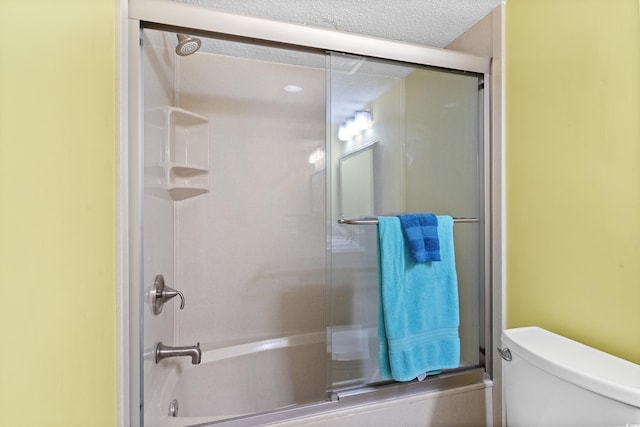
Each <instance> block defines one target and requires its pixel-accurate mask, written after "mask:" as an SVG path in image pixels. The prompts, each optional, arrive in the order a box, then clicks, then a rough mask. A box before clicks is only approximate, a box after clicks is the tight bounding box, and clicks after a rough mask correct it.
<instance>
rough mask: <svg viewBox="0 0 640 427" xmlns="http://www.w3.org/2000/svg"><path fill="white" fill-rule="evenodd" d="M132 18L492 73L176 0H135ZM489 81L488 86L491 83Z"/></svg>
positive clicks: (428, 52)
mask: <svg viewBox="0 0 640 427" xmlns="http://www.w3.org/2000/svg"><path fill="white" fill-rule="evenodd" d="M129 18H130V19H137V20H139V21H141V22H146V23H149V24H152V26H153V24H160V25H163V26H169V27H182V28H188V29H189V30H190V31H191V32H193V31H192V30H200V31H204V32H206V33H209V34H211V33H217V34H220V35H224V36H226V37H227V38H228V37H237V38H242V39H251V40H256V41H261V42H262V43H264V42H271V43H276V44H280V45H288V46H298V47H300V48H306V49H314V50H323V51H333V52H342V53H347V54H353V55H363V56H369V57H372V58H383V59H391V60H396V61H401V62H410V63H414V64H419V65H429V66H433V67H440V68H445V69H450V70H458V71H469V72H473V73H478V74H489V73H490V68H491V59H490V58H487V57H482V56H476V55H471V54H467V53H462V52H454V51H450V50H445V49H439V48H433V47H427V46H421V45H416V44H409V43H402V42H396V41H391V40H385V39H378V38H373V37H367V36H361V35H357V34H353V33H345V32H341V31H335V30H327V29H323V28H316V27H310V26H306V25H298V24H290V23H287V22H280V21H271V20H268V19H263V18H254V17H250V16H240V15H233V14H230V13H224V12H218V11H216V10H213V9H207V8H204V7H199V6H194V5H189V4H183V3H177V2H174V1H170V0H129ZM485 81H487V80H486V79H485Z"/></svg>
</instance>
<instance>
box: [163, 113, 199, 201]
mask: <svg viewBox="0 0 640 427" xmlns="http://www.w3.org/2000/svg"><path fill="white" fill-rule="evenodd" d="M165 123H166V131H167V133H166V135H167V139H166V146H165V147H166V152H165V156H166V157H165V159H166V183H167V189H168V190H169V194H170V195H171V198H172V199H173V200H184V199H187V198H189V197H194V196H197V195H199V194H203V193H206V192H208V191H209V120H208V119H207V118H206V117H203V116H200V115H198V114H195V113H193V112H191V111H187V110H183V109H181V108H176V107H166V122H165Z"/></svg>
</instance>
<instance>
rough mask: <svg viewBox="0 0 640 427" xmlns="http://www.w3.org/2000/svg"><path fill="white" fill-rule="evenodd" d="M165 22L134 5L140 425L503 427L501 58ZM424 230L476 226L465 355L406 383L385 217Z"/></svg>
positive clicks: (135, 405)
mask: <svg viewBox="0 0 640 427" xmlns="http://www.w3.org/2000/svg"><path fill="white" fill-rule="evenodd" d="M149 5H150V3H146V2H145V1H132V2H131V3H130V6H131V7H130V15H131V19H130V33H131V34H132V40H131V44H130V48H131V49H130V50H131V52H132V56H131V58H130V63H132V64H136V65H135V66H134V67H132V70H131V73H132V74H131V76H130V81H131V82H132V85H131V86H132V92H133V95H132V97H131V99H132V104H131V106H130V109H131V111H133V112H134V115H133V117H132V119H131V121H132V123H138V127H136V126H132V129H133V130H132V132H131V134H130V140H131V142H130V153H129V156H130V165H131V166H130V176H131V177H132V179H131V181H132V185H131V189H130V194H131V200H132V204H131V208H130V210H131V216H132V218H134V219H133V220H132V222H133V225H132V226H131V227H130V228H131V233H132V237H131V240H132V242H134V246H133V249H132V250H131V257H132V261H131V265H132V269H131V270H132V272H131V276H132V284H135V286H134V285H132V294H131V299H132V306H134V307H137V308H138V310H139V313H138V317H137V318H136V319H137V320H139V322H138V321H134V322H132V324H135V325H139V326H140V328H139V329H135V328H134V329H132V337H131V347H132V354H133V355H134V356H133V358H132V360H133V362H132V363H131V370H132V378H134V379H136V380H135V381H133V391H132V395H133V396H139V402H138V401H136V399H132V401H133V402H132V404H131V406H132V409H131V414H132V416H131V419H132V425H152V426H171V425H208V424H211V423H227V424H228V425H257V424H268V423H279V424H281V425H286V424H287V423H292V424H290V425H295V422H296V421H295V420H296V419H298V418H299V417H305V419H307V420H318V421H320V420H323V419H324V420H327V419H333V418H336V419H337V418H340V417H344V416H345V414H349V415H350V416H349V417H348V419H349V420H350V422H366V420H367V419H369V420H372V419H375V420H378V421H380V420H384V419H390V420H391V419H394V418H396V417H397V416H398V411H400V412H402V413H403V414H404V415H403V416H404V417H409V418H408V419H411V417H415V420H421V421H420V422H423V421H424V422H428V419H430V418H431V417H433V418H434V419H438V420H443V421H442V422H445V423H446V422H448V423H450V424H457V425H464V424H469V423H474V422H475V423H477V422H478V421H479V420H481V423H485V422H486V423H491V422H492V419H493V408H492V406H493V403H494V400H493V397H492V394H493V392H494V390H493V382H492V378H493V375H494V372H493V371H494V366H495V365H496V364H495V363H494V359H493V351H492V348H493V347H494V346H493V341H492V336H493V332H492V328H493V327H494V325H493V323H492V313H491V310H490V306H491V300H492V298H493V294H492V287H491V283H492V281H493V280H494V275H495V274H496V273H495V272H494V271H493V270H492V268H491V264H492V253H493V252H494V249H493V247H494V246H493V245H494V244H495V243H494V238H493V236H492V234H491V229H492V227H491V225H492V216H491V208H490V207H491V203H492V201H491V197H492V196H491V195H492V191H491V186H492V185H493V184H492V182H491V179H490V176H489V172H490V156H491V151H490V144H489V130H488V127H489V114H488V113H489V111H490V102H489V95H490V92H489V90H488V89H489V85H490V77H491V75H490V59H489V58H484V57H478V56H474V55H468V54H462V53H459V52H450V51H445V50H441V49H431V48H425V47H420V46H412V45H406V44H400V43H396V42H390V41H385V40H379V39H369V38H366V37H361V36H355V35H352V34H351V35H350V34H344V33H339V32H335V31H329V30H323V29H314V28H310V27H305V26H295V25H291V24H284V23H281V22H272V21H265V20H260V19H257V18H248V17H237V16H232V15H227V14H222V13H220V12H216V11H213V10H207V9H202V8H197V7H195V6H188V5H184V4H180V3H177V2H164V1H160V2H153V8H149ZM196 11H197V13H194V12H196ZM363 113H366V117H367V120H364V121H362V122H360V121H358V122H357V124H356V117H360V116H363V115H364V114H363ZM354 124H355V125H356V126H355V127H356V128H357V129H355V130H350V131H349V132H347V133H345V132H344V131H345V130H346V128H347V127H348V125H351V126H353V125H354ZM341 127H342V128H343V130H342V131H341V132H340V135H339V130H340V128H341ZM415 212H433V213H435V214H438V215H445V216H451V217H455V218H459V219H460V220H459V221H457V222H456V223H455V225H454V227H453V234H452V238H453V240H454V242H455V269H456V271H457V286H456V301H455V302H456V306H455V308H456V310H457V312H456V319H457V320H456V321H457V322H458V324H457V326H456V334H457V335H458V337H459V338H458V339H459V354H456V362H455V363H454V364H453V365H452V366H451V367H450V368H447V369H443V370H438V372H431V373H430V374H429V375H428V376H427V377H426V378H423V376H422V375H421V376H419V378H418V379H413V380H410V381H395V380H393V379H390V378H388V377H387V376H386V374H385V372H384V370H383V371H381V369H380V366H379V348H380V344H381V343H380V333H379V326H380V325H379V312H378V307H379V302H380V295H379V280H378V274H379V266H378V243H377V234H376V230H377V227H376V226H375V225H374V226H372V223H369V222H367V221H368V219H369V218H371V217H377V216H380V215H382V216H394V215H398V214H402V213H415ZM363 221H364V222H363ZM459 405H464V406H465V407H466V408H467V409H468V410H467V411H462V412H461V411H456V410H455V408H456V407H459ZM412 411H413V412H412ZM411 414H413V415H411ZM340 422H341V423H342V422H348V421H347V419H346V418H345V419H342V418H340ZM345 425H346V424H345Z"/></svg>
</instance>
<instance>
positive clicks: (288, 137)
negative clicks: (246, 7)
mask: <svg viewBox="0 0 640 427" xmlns="http://www.w3.org/2000/svg"><path fill="white" fill-rule="evenodd" d="M145 37H146V38H145V50H148V51H149V54H147V55H146V57H145V61H144V65H143V68H144V69H145V92H144V102H145V119H146V121H145V134H146V135H145V156H146V161H145V171H146V172H147V175H148V179H147V186H146V193H145V196H146V199H145V219H144V221H145V239H146V240H145V251H146V253H147V254H149V259H151V258H153V260H152V262H150V264H149V265H150V267H149V268H146V267H145V276H146V277H145V280H147V281H148V280H149V277H151V278H152V275H153V274H154V273H155V272H156V271H157V272H163V274H164V276H165V279H166V280H167V285H169V286H171V287H172V288H175V289H177V290H179V291H181V292H182V293H183V294H184V297H185V306H184V309H183V310H179V309H178V304H176V303H175V302H171V303H169V304H166V306H165V307H164V310H163V313H162V314H161V315H159V316H155V315H153V314H152V313H151V312H150V310H146V311H145V313H144V323H145V348H146V350H147V352H150V351H151V350H150V349H152V347H153V342H152V341H157V340H162V341H163V343H164V344H166V345H171V346H177V345H179V346H183V345H194V344H196V343H200V348H201V350H202V363H200V364H197V365H192V364H191V363H190V362H191V360H190V359H186V358H178V357H176V358H171V359H165V360H161V361H160V362H159V363H158V364H154V362H153V360H150V358H147V360H146V361H145V362H144V363H145V367H146V370H145V375H146V377H145V379H146V378H149V381H145V394H146V395H148V396H149V398H147V397H146V396H145V405H147V410H148V411H157V410H158V408H159V410H160V411H161V414H160V415H157V416H159V417H160V419H162V416H164V417H166V411H167V409H168V408H166V407H164V406H161V405H164V403H163V402H164V401H162V402H160V403H158V402H157V401H155V400H153V397H152V395H154V393H153V391H154V390H162V389H163V388H164V391H163V392H162V393H156V394H157V395H160V394H162V396H163V397H162V399H165V397H166V398H167V399H169V400H168V401H171V400H173V399H175V400H178V401H179V414H178V415H179V417H186V418H185V419H184V420H183V423H184V424H189V417H212V419H214V418H215V419H222V418H231V417H237V416H243V415H248V414H252V413H257V412H264V411H270V410H274V409H277V408H281V407H286V406H290V405H295V404H301V403H307V402H314V401H322V400H325V398H326V387H325V385H326V286H327V281H328V278H327V273H326V271H327V269H326V264H327V260H326V257H327V255H326V224H327V218H326V200H325V195H326V190H325V187H326V178H325V176H326V175H325V171H324V169H325V160H324V155H325V151H326V150H325V145H326V139H325V133H326V118H325V116H326V101H325V97H326V88H325V86H326V83H325V81H326V76H325V68H326V59H325V56H324V55H323V54H312V53H308V52H304V53H301V52H295V51H288V50H284V49H278V48H274V47H264V46H253V45H249V44H242V43H237V42H230V41H223V40H214V39H206V38H202V47H201V48H200V50H199V51H198V52H196V53H194V54H192V55H189V56H184V57H182V56H177V55H176V54H175V52H174V49H175V47H176V42H177V37H176V34H174V33H168V32H161V31H156V30H145ZM152 72H153V74H150V73H152ZM154 223H157V224H158V226H157V227H154V226H153V224H154ZM148 224H151V226H148ZM147 230H149V231H150V232H147ZM156 231H157V233H156ZM160 248H162V251H163V252H162V256H161V257H160V256H156V252H157V251H159V250H160ZM156 258H157V259H156ZM160 267H162V269H160ZM159 269H160V270H159ZM176 299H178V298H176ZM151 327H153V328H155V329H154V330H151V329H150V328H151ZM155 330H157V333H156V332H154V331H155ZM146 341H149V342H148V343H147V342H146ZM147 372H148V373H150V374H149V375H147ZM153 372H156V373H157V374H152V373H153ZM167 378H168V379H167ZM163 379H167V380H166V381H165V382H163V381H164V380H163ZM165 395H166V396H165ZM167 396H168V397H167ZM165 400H166V399H165ZM147 419H148V420H155V419H157V417H156V415H153V416H151V415H150V416H149V417H147ZM192 420H193V419H192ZM151 425H163V424H153V422H151Z"/></svg>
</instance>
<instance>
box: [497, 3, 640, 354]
mask: <svg viewBox="0 0 640 427" xmlns="http://www.w3.org/2000/svg"><path fill="white" fill-rule="evenodd" d="M638 7H639V2H638V0H508V2H507V19H506V23H507V35H506V42H507V54H506V58H507V62H506V64H507V70H506V71H507V92H506V93H507V216H508V228H507V239H508V240H507V325H508V327H518V326H525V325H539V326H541V327H544V328H547V329H550V330H552V331H554V332H557V333H560V334H564V335H566V336H568V337H570V338H573V339H576V340H580V341H583V342H585V343H587V344H589V345H592V346H595V347H597V348H600V349H602V350H604V351H607V352H610V353H613V354H616V355H618V356H620V357H623V358H626V359H629V360H631V361H633V362H635V363H640V124H639V123H640V14H639V11H638Z"/></svg>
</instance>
